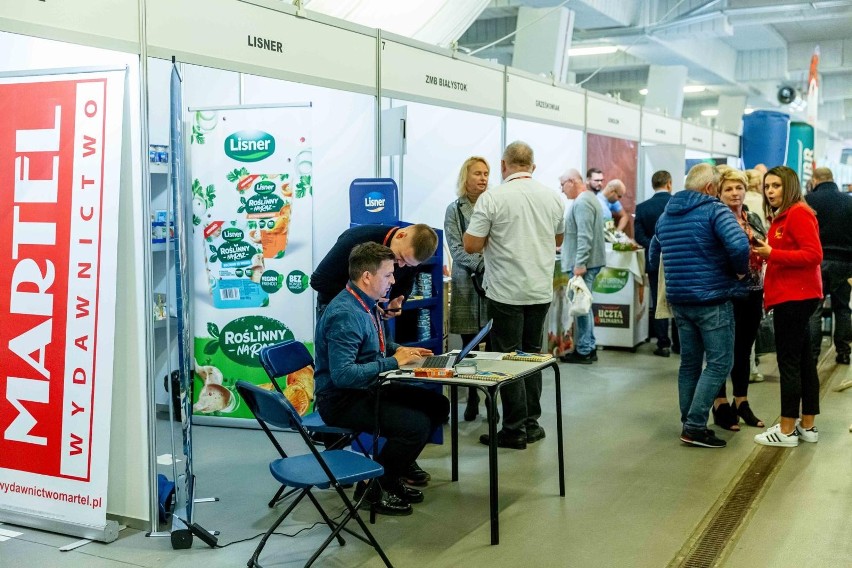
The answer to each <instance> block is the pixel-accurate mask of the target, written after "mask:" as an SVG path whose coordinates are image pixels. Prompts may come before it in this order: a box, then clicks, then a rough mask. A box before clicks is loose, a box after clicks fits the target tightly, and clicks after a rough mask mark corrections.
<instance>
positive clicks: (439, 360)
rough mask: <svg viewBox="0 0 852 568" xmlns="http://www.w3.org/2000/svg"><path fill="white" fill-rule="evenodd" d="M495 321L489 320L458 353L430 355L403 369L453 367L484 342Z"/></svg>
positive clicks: (402, 368)
mask: <svg viewBox="0 0 852 568" xmlns="http://www.w3.org/2000/svg"><path fill="white" fill-rule="evenodd" d="M493 323H494V320H488V323H486V324H485V326H483V328H482V329H480V330H479V333H477V334H476V335H475V336H473V339H471V340H470V341H469V342H468V343H467V344H466V345H465V346H464V347H462V349H461V351H459V352H458V353H456V354H453V353H447V354H445V355H430V356H429V357H424V358H422V359H420V360H418V361H415V362H414V363H409V364H408V365H403V366H402V367H400V369H401V370H403V371H408V370H412V369H452V368H453V367H454V366H455V365H456V362H457V361H462V360H464V358H465V357H467V356H468V355H469V354H470V352H471V351H473V350H474V349H476V347H478V346H479V344H480V343H482V340H483V339H485V336H486V335H488V333H489V332H490V331H491V326H492V325H493Z"/></svg>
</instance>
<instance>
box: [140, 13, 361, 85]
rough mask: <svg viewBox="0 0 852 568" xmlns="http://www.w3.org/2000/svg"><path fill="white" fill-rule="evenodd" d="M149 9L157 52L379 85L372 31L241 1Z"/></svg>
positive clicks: (326, 81) (328, 81) (309, 78)
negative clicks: (341, 25) (368, 31)
mask: <svg viewBox="0 0 852 568" xmlns="http://www.w3.org/2000/svg"><path fill="white" fill-rule="evenodd" d="M272 5H273V6H274V5H275V4H272ZM282 10H283V7H282ZM147 15H148V22H147V34H148V44H149V47H148V53H149V54H150V55H152V56H155V57H163V58H170V57H171V56H172V55H177V56H178V57H179V58H180V59H183V60H186V61H190V62H192V63H199V64H202V65H211V66H217V67H221V68H223V69H224V68H228V69H234V70H241V71H246V72H254V73H258V74H261V73H262V74H264V75H268V76H281V77H284V76H286V77H287V78H288V79H295V80H300V81H301V80H302V79H303V78H304V80H305V82H313V83H321V84H323V85H329V86H340V87H348V88H352V89H353V90H359V89H360V90H362V91H366V90H374V89H375V84H376V39H375V37H372V36H369V35H365V34H361V33H356V32H352V31H348V30H344V29H341V28H337V27H334V26H330V25H327V24H322V23H318V22H315V21H312V20H309V19H306V18H298V17H295V16H293V15H291V14H288V13H285V12H283V11H278V10H276V9H270V8H264V7H261V6H255V5H252V4H247V3H244V2H236V1H235V0H182V1H181V2H173V1H172V0H147ZM202 23H203V24H202Z"/></svg>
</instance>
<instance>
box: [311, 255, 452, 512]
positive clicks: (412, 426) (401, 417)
mask: <svg viewBox="0 0 852 568" xmlns="http://www.w3.org/2000/svg"><path fill="white" fill-rule="evenodd" d="M395 260H396V256H395V254H394V252H393V251H392V250H391V249H390V248H388V247H386V246H383V245H380V244H378V243H374V242H368V243H364V244H361V245H358V246H356V247H355V248H353V249H352V252H351V253H350V254H349V282H348V283H347V284H346V287H345V288H344V289H343V290H342V291H341V292H340V293H339V294H337V296H335V297H334V299H333V300H331V302H330V303H329V304H328V307H327V308H326V309H325V311H324V312H323V314H322V317H321V318H320V320H319V323H317V329H316V344H315V349H316V371H315V374H314V381H315V384H316V407H317V410H318V412H319V413H320V416H321V417H322V419H323V420H324V421H325V422H326V423H327V424H329V425H332V426H340V427H343V428H351V429H353V430H358V431H363V432H373V431H374V430H375V429H376V427H378V429H379V431H380V432H381V434H382V436H383V437H384V438H385V439H386V442H385V444H384V446H383V447H382V449H381V451H380V452H379V454H378V455H377V456H376V461H377V462H378V463H380V464H381V465H382V467H384V469H385V472H384V475H383V476H382V477H381V478H380V479H379V482H380V485H381V487H378V486H374V487H378V489H376V490H374V491H371V492H370V493H368V494H367V495H364V491H365V487H366V486H365V485H364V484H359V485H358V487H356V490H355V498H356V499H360V498H361V496H362V495H363V496H364V501H366V502H368V503H370V504H371V505H372V506H373V507H374V508H375V510H376V512H378V513H382V514H386V515H409V514H411V511H412V509H411V503H420V502H421V501H423V493H422V492H420V491H418V490H416V489H412V488H410V487H407V486H406V485H404V484H403V483H402V480H401V479H400V478H401V477H402V476H403V474H404V473H405V472H406V471H407V470H408V469H409V467H410V466H411V465H412V464H413V463H414V460H415V459H416V458H417V456H418V455H419V454H420V452H421V451H422V450H423V447H424V446H425V445H426V442H427V440H428V439H429V435H430V434H431V433H432V431H433V430H434V429H435V428H436V427H438V426H440V425H441V424H443V423H444V421H445V420H446V419H447V416H448V415H449V411H450V404H449V401H448V400H447V398H446V397H445V396H443V395H441V394H439V393H436V392H433V391H429V390H426V389H421V388H418V387H415V386H409V385H402V384H397V383H391V384H387V385H385V386H383V387H382V388H381V393H380V394H379V392H378V391H377V388H376V386H377V384H378V377H379V374H380V373H383V372H385V371H391V370H394V369H398V368H399V367H400V366H401V365H406V364H409V363H413V362H415V361H417V360H418V359H419V358H421V357H423V356H426V355H431V354H432V352H431V351H430V350H428V349H422V348H419V347H403V346H401V345H398V344H396V343H394V342H392V341H390V339H387V338H386V337H385V334H384V328H383V325H382V320H381V316H380V314H379V312H378V311H377V302H378V300H380V299H381V298H384V297H385V294H387V293H388V291H389V289H390V287H391V286H392V285H393V283H394V275H393V272H394V261H395ZM389 354H392V355H389ZM377 396H378V397H379V405H378V409H377V405H376V397H377Z"/></svg>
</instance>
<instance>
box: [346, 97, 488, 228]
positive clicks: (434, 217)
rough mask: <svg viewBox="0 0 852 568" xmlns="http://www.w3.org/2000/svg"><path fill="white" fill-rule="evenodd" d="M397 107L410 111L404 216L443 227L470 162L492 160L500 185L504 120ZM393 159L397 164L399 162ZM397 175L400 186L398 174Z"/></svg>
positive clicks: (413, 106) (420, 106) (422, 106)
mask: <svg viewBox="0 0 852 568" xmlns="http://www.w3.org/2000/svg"><path fill="white" fill-rule="evenodd" d="M393 103H394V104H393V106H402V105H405V106H407V107H408V118H407V123H406V135H407V142H406V145H407V149H408V153H407V154H406V155H405V156H404V157H403V164H404V166H403V168H404V169H403V176H402V187H400V217H401V218H402V219H403V220H404V221H409V222H412V223H428V224H429V225H431V226H433V227H438V228H442V227H443V226H444V214H445V212H446V210H447V205H449V203H450V202H451V201H452V200H453V199H455V198H456V197H457V196H456V182H457V179H458V174H459V169H460V168H461V165H462V163H463V162H464V161H465V160H466V159H467V158H469V157H470V156H482V157H483V158H485V159H486V160H488V163H489V165H490V166H491V175H490V180H489V186H495V185H499V184H500V181H501V179H500V156H501V154H502V153H503V149H502V148H501V147H500V137H501V129H502V124H501V119H500V117H497V116H490V115H483V114H478V113H474V112H468V111H463V110H456V109H449V108H442V107H435V106H431V105H425V104H420V103H412V102H406V101H399V100H396V101H393ZM394 160H397V162H396V163H397V164H398V160H399V158H394ZM385 161H387V160H385ZM397 172H398V166H397ZM383 175H386V176H387V175H389V172H388V171H385V172H383ZM393 177H394V178H395V179H396V181H397V183H399V182H400V177H399V175H398V173H397V175H395V176H393ZM347 203H348V202H347Z"/></svg>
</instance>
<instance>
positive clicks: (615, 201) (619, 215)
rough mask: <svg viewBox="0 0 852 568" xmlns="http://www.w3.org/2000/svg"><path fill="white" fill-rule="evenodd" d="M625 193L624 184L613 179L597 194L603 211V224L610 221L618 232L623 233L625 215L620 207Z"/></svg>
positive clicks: (625, 223) (626, 219)
mask: <svg viewBox="0 0 852 568" xmlns="http://www.w3.org/2000/svg"><path fill="white" fill-rule="evenodd" d="M626 191H627V187H626V186H625V185H624V182H623V181H621V180H620V179H614V180H610V181H609V182H608V183H607V184H606V185H605V186H604V188H603V189H602V190H601V191H600V192H599V193H598V194H597V196H598V200H599V201H600V202H601V205H603V209H604V223H606V222H607V221H608V220H609V219H612V220H613V221H615V227H616V228H617V229H618V230H619V231H623V230H624V229H625V228H626V227H627V221H628V218H627V213H626V212H625V211H624V207H622V206H621V198H622V197H624V192H626Z"/></svg>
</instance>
